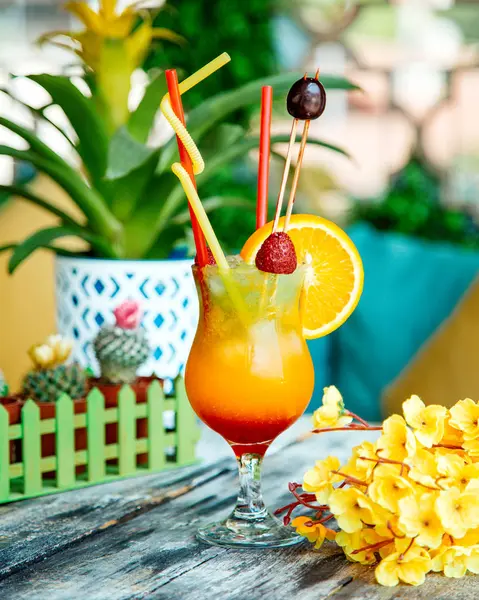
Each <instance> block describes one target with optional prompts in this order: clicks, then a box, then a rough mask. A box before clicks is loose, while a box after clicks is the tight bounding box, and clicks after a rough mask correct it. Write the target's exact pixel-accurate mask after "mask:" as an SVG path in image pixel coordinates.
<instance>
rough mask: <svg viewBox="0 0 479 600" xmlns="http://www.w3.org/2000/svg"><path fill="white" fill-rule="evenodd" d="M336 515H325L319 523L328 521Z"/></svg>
mask: <svg viewBox="0 0 479 600" xmlns="http://www.w3.org/2000/svg"><path fill="white" fill-rule="evenodd" d="M333 518H334V515H328V516H327V517H323V518H322V519H320V520H319V523H326V521H329V520H330V519H333Z"/></svg>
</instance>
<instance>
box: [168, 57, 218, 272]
mask: <svg viewBox="0 0 479 600" xmlns="http://www.w3.org/2000/svg"><path fill="white" fill-rule="evenodd" d="M165 76H166V85H167V86H168V93H169V94H170V103H171V108H172V109H173V111H174V113H175V115H176V116H177V117H178V118H179V119H180V121H181V122H182V123H183V125H185V113H184V112H183V103H182V102H181V94H180V90H179V88H178V76H177V74H176V69H167V70H166V71H165ZM176 141H177V143H178V151H179V153H180V161H181V164H182V165H183V167H184V168H185V169H186V170H187V171H188V174H189V176H190V177H191V181H192V182H193V185H194V186H195V187H196V181H195V175H194V173H193V166H192V164H191V158H190V155H189V154H188V152H187V151H186V148H185V147H184V146H183V142H182V141H181V140H180V138H179V137H178V136H176ZM188 208H189V209H190V217H191V227H192V229H193V236H194V238H195V246H196V254H197V262H198V264H199V266H200V267H203V266H204V265H206V264H207V263H208V252H207V250H206V241H205V236H204V235H203V232H202V231H201V227H200V225H199V223H198V220H197V218H196V216H195V214H194V212H193V210H192V208H191V206H190V205H189V204H188Z"/></svg>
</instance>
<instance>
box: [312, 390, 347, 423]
mask: <svg viewBox="0 0 479 600" xmlns="http://www.w3.org/2000/svg"><path fill="white" fill-rule="evenodd" d="M352 420H353V418H352V417H350V416H349V415H346V414H345V409H344V402H343V397H342V396H341V394H340V393H339V390H338V389H337V388H336V387H335V386H334V385H331V386H329V387H325V388H324V394H323V405H322V406H320V407H319V408H318V409H316V410H315V411H314V413H313V426H314V428H315V429H326V428H329V427H344V426H346V425H349V423H351V421H352Z"/></svg>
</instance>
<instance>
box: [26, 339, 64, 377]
mask: <svg viewBox="0 0 479 600" xmlns="http://www.w3.org/2000/svg"><path fill="white" fill-rule="evenodd" d="M72 347H73V344H72V342H71V341H70V340H67V339H65V338H63V337H62V336H61V335H50V336H49V337H48V338H47V339H46V341H45V342H44V343H43V344H37V345H35V346H32V347H31V348H30V350H29V351H28V354H29V356H30V358H31V359H32V362H33V364H34V365H35V368H36V369H39V370H40V369H51V368H53V367H56V366H57V365H61V364H62V363H64V362H65V361H66V360H67V359H68V358H69V356H70V354H71V351H72Z"/></svg>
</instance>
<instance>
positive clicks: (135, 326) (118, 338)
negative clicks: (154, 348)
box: [93, 301, 150, 383]
mask: <svg viewBox="0 0 479 600" xmlns="http://www.w3.org/2000/svg"><path fill="white" fill-rule="evenodd" d="M114 315H115V319H116V322H115V324H114V325H105V326H104V327H102V328H101V329H100V331H99V332H98V335H97V337H96V338H95V340H94V342H93V346H94V349H95V355H96V357H97V360H98V362H99V363H100V369H101V376H102V378H103V379H105V380H106V381H108V382H109V383H131V382H132V381H134V380H135V379H136V372H137V370H138V368H139V367H140V365H142V364H143V363H144V362H145V361H146V360H147V359H148V355H149V353H150V348H149V345H148V341H147V338H146V333H145V331H144V330H143V329H141V327H140V321H141V312H140V307H139V305H138V303H137V302H134V301H126V302H124V303H123V304H120V306H118V307H117V308H116V309H115V311H114Z"/></svg>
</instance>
